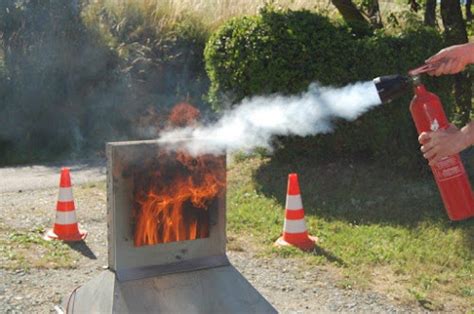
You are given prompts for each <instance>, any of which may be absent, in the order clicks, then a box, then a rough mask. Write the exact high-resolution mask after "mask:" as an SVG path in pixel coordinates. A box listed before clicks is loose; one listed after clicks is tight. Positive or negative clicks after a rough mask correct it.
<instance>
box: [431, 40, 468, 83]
mask: <svg viewBox="0 0 474 314" xmlns="http://www.w3.org/2000/svg"><path fill="white" fill-rule="evenodd" d="M425 62H426V64H429V65H431V66H433V68H434V69H433V70H432V71H429V72H428V74H429V75H435V76H439V75H442V74H455V73H458V72H461V71H462V70H464V68H465V67H466V65H468V64H471V63H474V44H473V43H468V44H463V45H455V46H451V47H448V48H445V49H443V50H441V51H440V52H438V53H437V54H435V55H434V56H432V57H431V58H429V59H427V60H426V61H425Z"/></svg>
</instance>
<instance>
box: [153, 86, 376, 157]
mask: <svg viewBox="0 0 474 314" xmlns="http://www.w3.org/2000/svg"><path fill="white" fill-rule="evenodd" d="M379 104H381V100H380V97H379V95H378V93H377V90H376V88H375V85H374V83H373V82H372V81H369V82H360V83H356V84H353V85H349V86H345V87H342V88H331V87H321V86H319V85H317V84H314V83H313V84H311V85H310V86H309V87H308V90H307V91H306V92H304V93H302V94H300V95H295V96H281V95H270V96H265V97H264V96H258V97H252V98H246V99H244V100H243V101H242V102H241V103H240V104H239V105H238V106H237V107H236V108H235V109H233V110H229V111H227V112H225V113H224V115H223V116H222V117H221V118H220V119H219V120H218V121H216V122H215V123H213V124H210V125H206V126H201V127H194V128H191V127H189V128H181V129H174V130H171V131H167V132H165V133H163V134H161V137H160V139H159V141H160V142H161V141H162V142H166V143H167V144H168V145H170V144H171V146H174V145H173V144H172V143H176V144H175V145H176V146H179V147H180V148H182V147H183V146H182V145H184V148H185V149H187V150H188V151H189V152H190V153H191V154H203V153H212V154H220V153H223V152H225V151H228V152H232V151H236V150H245V151H250V150H252V149H254V148H256V147H266V148H271V147H270V141H271V138H272V137H273V136H275V135H299V136H307V135H315V134H318V133H327V132H330V131H332V128H333V125H332V120H334V119H335V118H343V119H346V120H349V121H351V120H354V119H356V118H357V117H359V116H360V115H361V114H362V113H364V112H366V111H367V110H369V109H370V108H372V107H374V106H377V105H379ZM183 143H184V144H183Z"/></svg>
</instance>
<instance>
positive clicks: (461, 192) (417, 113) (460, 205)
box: [410, 84, 474, 220]
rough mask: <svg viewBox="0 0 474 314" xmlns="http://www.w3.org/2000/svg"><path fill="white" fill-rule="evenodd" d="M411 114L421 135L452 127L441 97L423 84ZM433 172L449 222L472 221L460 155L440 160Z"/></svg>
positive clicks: (473, 200) (472, 200)
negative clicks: (469, 219)
mask: <svg viewBox="0 0 474 314" xmlns="http://www.w3.org/2000/svg"><path fill="white" fill-rule="evenodd" d="M410 112H411V115H412V117H413V121H414V122H415V126H416V129H417V130H418V134H420V133H422V132H429V131H436V130H437V129H439V128H441V129H446V128H448V127H449V121H448V119H447V117H446V114H445V113H444V110H443V106H442V105H441V101H440V100H439V97H438V96H436V95H435V94H433V93H430V92H428V91H427V90H426V88H425V86H424V85H423V84H419V85H416V86H415V96H414V97H413V100H412V101H411V104H410ZM431 170H432V172H433V175H434V177H435V180H436V183H437V184H438V189H439V191H440V193H441V198H442V199H443V203H444V207H445V209H446V212H447V214H448V216H449V218H450V219H451V220H463V219H467V218H469V217H473V216H474V196H473V193H472V189H471V184H470V182H469V178H468V177H467V174H466V170H465V169H464V165H463V163H462V161H461V158H460V157H459V154H456V155H453V156H449V157H445V158H443V159H441V160H440V161H438V163H437V164H436V165H434V166H432V167H431Z"/></svg>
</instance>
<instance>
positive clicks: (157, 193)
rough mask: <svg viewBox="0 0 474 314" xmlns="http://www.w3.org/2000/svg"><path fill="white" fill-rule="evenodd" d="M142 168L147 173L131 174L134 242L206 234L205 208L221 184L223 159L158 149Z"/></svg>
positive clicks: (178, 239) (148, 242)
mask: <svg viewBox="0 0 474 314" xmlns="http://www.w3.org/2000/svg"><path fill="white" fill-rule="evenodd" d="M145 169H147V170H148V173H151V175H150V174H149V175H148V176H146V175H145V176H143V173H141V174H140V172H138V173H137V174H138V175H137V176H135V193H134V197H135V205H136V206H135V208H134V210H133V211H134V216H135V220H136V225H135V234H134V243H135V246H142V245H153V244H158V243H167V242H174V241H183V240H194V239H199V238H206V237H208V236H209V212H208V210H207V209H208V208H209V206H210V205H211V204H212V202H213V201H215V200H216V196H217V195H218V194H219V192H220V191H222V190H223V187H224V185H225V166H224V162H223V159H222V158H220V157H215V156H211V155H203V156H199V157H197V158H193V157H191V156H190V155H188V154H186V153H183V152H179V153H176V154H173V155H171V154H163V153H162V154H161V155H160V156H159V158H158V159H157V161H155V163H154V164H153V165H151V167H150V165H148V166H147V167H145ZM144 177H147V178H146V179H144ZM137 178H140V179H141V180H137Z"/></svg>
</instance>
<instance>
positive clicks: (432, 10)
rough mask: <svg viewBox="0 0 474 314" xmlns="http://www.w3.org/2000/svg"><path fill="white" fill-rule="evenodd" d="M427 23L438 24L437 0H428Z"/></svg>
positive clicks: (430, 24) (429, 24)
mask: <svg viewBox="0 0 474 314" xmlns="http://www.w3.org/2000/svg"><path fill="white" fill-rule="evenodd" d="M424 22H425V25H428V26H433V27H435V26H436V0H426V6H425V20H424Z"/></svg>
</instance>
